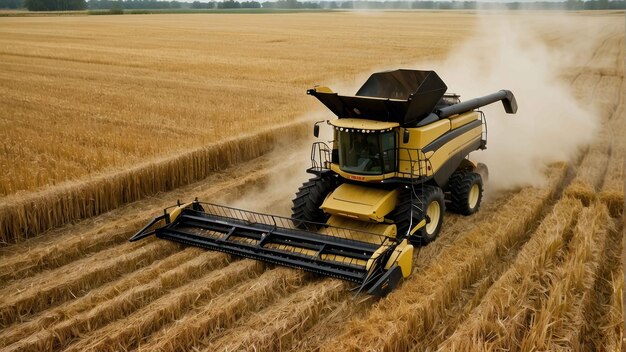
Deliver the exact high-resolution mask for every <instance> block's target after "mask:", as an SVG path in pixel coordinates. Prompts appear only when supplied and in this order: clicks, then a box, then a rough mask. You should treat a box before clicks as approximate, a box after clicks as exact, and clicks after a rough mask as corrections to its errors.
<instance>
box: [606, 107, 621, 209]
mask: <svg viewBox="0 0 626 352" xmlns="http://www.w3.org/2000/svg"><path fill="white" fill-rule="evenodd" d="M619 111H621V113H622V114H623V113H624V106H623V105H622V107H621V109H619ZM611 124H612V125H613V126H611V130H612V131H615V133H616V135H613V137H612V141H611V158H610V159H609V161H608V163H609V166H608V168H607V170H606V175H605V178H604V184H603V185H602V193H601V195H600V197H601V198H602V201H603V202H605V203H606V204H607V206H608V207H609V210H610V212H611V215H612V216H613V217H620V216H621V214H622V213H623V211H624V168H625V167H626V165H625V163H626V140H625V139H624V136H623V133H624V131H626V119H625V118H624V117H622V116H620V117H619V119H616V120H614V121H611Z"/></svg>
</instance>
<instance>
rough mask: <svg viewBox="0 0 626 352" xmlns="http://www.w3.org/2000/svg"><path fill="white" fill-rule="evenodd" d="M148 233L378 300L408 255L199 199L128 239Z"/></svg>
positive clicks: (376, 239)
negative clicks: (335, 281) (329, 280)
mask: <svg viewBox="0 0 626 352" xmlns="http://www.w3.org/2000/svg"><path fill="white" fill-rule="evenodd" d="M153 234H155V235H156V237H158V238H161V239H166V240H170V241H174V242H179V243H184V244H187V245H192V246H197V247H202V248H206V249H210V250H216V251H220V252H225V253H230V254H234V255H238V256H242V257H247V258H252V259H256V260H261V261H265V262H268V263H273V264H279V265H283V266H288V267H293V268H299V269H303V270H306V271H310V272H314V273H318V274H321V275H325V276H331V277H336V278H340V279H343V280H347V281H352V282H355V283H358V284H359V285H360V288H361V289H362V290H365V291H366V292H368V293H370V294H373V295H379V296H384V295H385V294H387V293H388V292H389V291H391V290H392V289H393V288H394V287H395V286H396V285H397V284H398V283H399V281H400V280H401V279H402V278H403V272H402V269H401V268H400V266H398V265H389V264H390V263H391V264H393V263H395V262H396V261H398V260H399V259H398V258H399V256H400V255H404V256H405V261H406V260H407V257H408V260H409V261H410V257H412V247H411V248H410V251H408V252H407V251H404V252H402V253H400V252H399V251H398V250H399V249H402V248H404V247H406V240H404V241H399V240H397V239H396V238H394V237H388V236H385V235H381V234H376V233H369V232H364V231H360V230H354V229H348V228H340V227H333V226H329V225H326V224H317V223H312V222H307V221H302V220H294V219H290V218H283V217H279V216H275V215H268V214H261V213H255V212H250V211H245V210H241V209H235V208H230V207H225V206H219V205H215V204H210V203H200V202H198V201H194V202H191V203H187V204H183V205H178V206H174V207H172V208H168V209H166V210H165V211H164V214H163V215H161V216H159V217H157V218H155V219H154V220H152V221H151V222H150V223H149V224H148V225H147V226H146V227H144V228H143V229H141V230H140V231H139V232H137V233H136V234H135V235H134V236H133V237H131V238H130V241H137V240H140V239H142V238H145V237H148V236H151V235H153ZM403 246H404V247H403ZM409 246H410V245H409ZM403 253H406V254H403ZM390 258H391V259H390ZM408 265H409V266H410V263H408Z"/></svg>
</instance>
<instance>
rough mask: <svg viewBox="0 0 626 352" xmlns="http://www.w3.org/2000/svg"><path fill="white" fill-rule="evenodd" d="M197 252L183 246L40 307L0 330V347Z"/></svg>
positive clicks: (104, 300) (76, 313) (106, 297)
mask: <svg viewBox="0 0 626 352" xmlns="http://www.w3.org/2000/svg"><path fill="white" fill-rule="evenodd" d="M200 253H202V250H201V249H199V248H187V249H185V250H183V251H181V252H178V253H176V254H174V255H171V256H169V257H167V258H165V259H162V260H159V261H156V262H154V263H153V264H152V265H150V266H149V267H147V268H145V269H143V270H138V271H135V272H133V273H131V274H128V275H126V276H123V277H121V278H120V279H118V280H116V281H113V282H110V283H107V284H105V285H104V286H103V287H101V288H99V289H97V290H92V291H90V292H89V293H88V294H86V295H85V296H83V297H80V298H77V299H76V300H73V301H69V302H66V303H64V304H61V305H60V306H58V307H56V308H53V309H50V310H46V311H43V312H41V313H39V314H38V315H37V316H36V317H34V318H33V319H32V320H30V321H28V322H25V323H22V324H15V325H12V326H10V327H8V328H7V329H4V330H2V332H0V347H3V346H7V345H9V344H12V343H14V342H16V341H18V340H20V339H22V338H24V337H26V336H28V335H31V334H34V333H36V332H37V331H40V330H42V329H44V328H46V327H48V326H52V325H54V324H57V323H58V322H60V321H62V320H64V319H66V318H67V317H73V316H76V315H78V314H80V313H82V312H84V311H86V310H89V309H91V308H93V307H94V306H96V305H98V304H101V303H102V302H106V301H108V300H110V299H112V298H114V297H116V296H118V295H119V294H120V292H124V291H127V290H129V289H131V288H132V287H135V286H138V285H141V284H145V283H147V282H150V281H152V280H154V279H156V278H157V277H158V276H159V275H160V274H161V273H163V272H166V271H168V270H170V269H172V268H175V267H177V266H178V265H180V264H181V263H184V262H186V261H188V260H190V259H192V258H193V257H196V256H197V255H199V254H200Z"/></svg>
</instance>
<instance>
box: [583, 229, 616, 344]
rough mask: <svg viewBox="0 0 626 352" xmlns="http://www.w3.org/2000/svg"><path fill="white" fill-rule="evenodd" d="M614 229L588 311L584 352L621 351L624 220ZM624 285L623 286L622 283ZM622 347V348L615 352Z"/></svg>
mask: <svg viewBox="0 0 626 352" xmlns="http://www.w3.org/2000/svg"><path fill="white" fill-rule="evenodd" d="M616 224H617V226H614V227H612V228H610V231H609V236H608V239H607V242H606V246H605V248H603V251H602V259H603V260H602V262H601V263H600V274H599V276H598V277H597V278H596V281H595V283H594V287H593V291H592V297H591V299H590V302H591V304H590V305H589V306H587V307H585V321H586V324H585V326H584V329H583V331H582V333H581V337H582V346H583V347H582V350H584V351H618V350H619V346H621V344H622V335H623V329H624V323H623V316H622V311H621V308H622V307H621V303H620V302H619V301H621V299H622V292H621V291H622V289H623V285H624V284H623V280H624V272H623V271H622V260H623V258H622V257H621V256H622V253H623V252H622V251H623V246H624V237H623V236H622V235H623V234H622V233H621V232H620V231H619V230H616V229H618V228H619V227H623V226H624V223H623V218H622V219H618V220H616ZM620 281H621V282H620ZM616 346H618V348H615V347H616Z"/></svg>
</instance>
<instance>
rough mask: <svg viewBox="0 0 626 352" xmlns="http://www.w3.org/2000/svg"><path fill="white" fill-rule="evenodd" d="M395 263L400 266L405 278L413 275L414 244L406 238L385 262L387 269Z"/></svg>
mask: <svg viewBox="0 0 626 352" xmlns="http://www.w3.org/2000/svg"><path fill="white" fill-rule="evenodd" d="M368 264H369V263H368ZM394 264H395V265H398V266H399V267H400V270H402V276H403V277H404V278H407V277H409V276H410V275H411V271H412V270H413V245H411V244H409V242H408V241H407V240H406V239H404V240H402V242H400V244H399V245H398V246H397V247H396V248H395V249H394V251H393V253H392V254H391V256H390V257H389V259H388V260H387V263H385V270H389V269H390V268H391V267H392V266H393V265H394Z"/></svg>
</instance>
